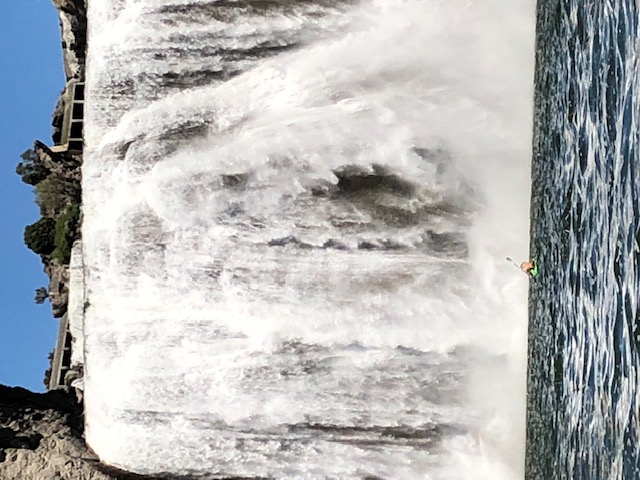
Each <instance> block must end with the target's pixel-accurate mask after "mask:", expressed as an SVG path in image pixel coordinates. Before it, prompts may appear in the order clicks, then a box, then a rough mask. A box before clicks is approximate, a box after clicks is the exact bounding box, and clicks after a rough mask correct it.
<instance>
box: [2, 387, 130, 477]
mask: <svg viewBox="0 0 640 480" xmlns="http://www.w3.org/2000/svg"><path fill="white" fill-rule="evenodd" d="M82 433H83V419H82V407H81V405H80V404H78V403H77V402H76V400H75V397H74V396H73V395H72V394H69V393H66V392H63V391H60V390H58V391H53V392H48V393H45V394H38V393H32V392H29V391H28V390H25V389H23V388H18V387H15V388H11V387H6V386H3V385H0V478H2V479H3V480H54V479H56V480H85V479H86V480H110V479H115V478H125V477H124V476H120V475H119V473H118V472H113V471H112V472H111V474H110V473H108V471H107V470H108V469H107V467H104V466H103V465H101V464H100V462H99V461H98V459H97V458H96V457H95V456H94V455H93V454H92V452H91V451H90V450H89V449H88V448H87V446H86V444H85V443H84V440H83V439H82ZM127 478H137V476H129V477H127Z"/></svg>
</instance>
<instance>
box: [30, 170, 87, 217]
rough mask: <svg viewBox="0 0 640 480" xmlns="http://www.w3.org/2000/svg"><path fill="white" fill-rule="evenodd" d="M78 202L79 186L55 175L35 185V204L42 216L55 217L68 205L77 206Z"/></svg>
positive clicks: (79, 196)
mask: <svg viewBox="0 0 640 480" xmlns="http://www.w3.org/2000/svg"><path fill="white" fill-rule="evenodd" d="M80 200H81V194H80V186H79V185H78V184H77V183H75V182H71V181H69V180H66V179H64V178H59V177H58V176H57V175H55V174H51V175H49V176H48V177H47V178H45V179H44V180H42V181H41V182H40V183H38V185H36V203H37V204H38V206H39V207H40V212H41V213H42V215H44V216H48V217H55V216H57V215H59V214H60V213H61V212H62V211H63V210H64V209H65V208H66V207H67V206H68V205H71V204H78V203H80Z"/></svg>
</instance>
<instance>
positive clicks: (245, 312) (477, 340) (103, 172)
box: [83, 0, 534, 480]
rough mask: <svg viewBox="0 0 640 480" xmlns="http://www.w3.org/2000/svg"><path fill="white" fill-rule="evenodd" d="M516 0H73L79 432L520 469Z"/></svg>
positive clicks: (183, 464)
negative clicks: (80, 48) (79, 171)
mask: <svg viewBox="0 0 640 480" xmlns="http://www.w3.org/2000/svg"><path fill="white" fill-rule="evenodd" d="M533 10H534V8H533V1H532V0H483V1H477V2H469V1H466V0H449V1H439V0H363V1H359V2H357V1H351V2H349V1H342V2H339V1H335V0H309V1H298V2H288V1H275V0H271V1H270V0H261V1H259V0H236V1H232V0H91V2H90V3H89V40H88V41H89V51H88V66H87V82H86V90H87V107H86V118H85V145H86V147H85V160H84V162H85V163H84V167H83V168H84V170H83V187H84V195H85V197H84V203H83V215H84V220H83V239H84V256H85V258H84V262H85V268H86V270H87V271H86V282H87V293H86V296H87V303H86V305H87V307H86V312H85V315H86V318H85V340H84V342H85V343H84V345H85V361H86V368H85V371H86V379H85V393H86V395H85V409H86V426H87V433H86V435H87V440H88V442H89V444H90V445H91V446H92V448H93V449H94V450H95V451H96V453H97V454H98V455H99V456H100V457H101V459H102V460H104V461H106V462H107V463H110V464H113V465H116V466H119V467H122V468H125V469H128V470H132V471H136V472H141V473H157V472H169V473H171V474H174V475H177V474H195V475H205V476H208V477H210V478H225V477H229V476H242V477H269V478H301V479H302V478H309V479H318V478H340V479H347V478H354V479H355V478H388V479H393V478H401V479H405V480H409V479H425V478H429V479H465V480H469V479H482V480H485V479H487V478H491V479H505V480H512V479H513V478H518V477H522V471H523V462H524V460H523V458H524V424H525V414H524V410H525V387H526V378H525V377H526V375H525V368H526V323H527V322H526V314H527V312H526V294H527V278H526V277H525V276H524V275H523V274H522V273H520V272H518V271H517V270H516V269H515V268H513V266H512V265H510V264H508V263H507V262H505V260H504V259H505V256H507V255H511V256H513V257H514V258H516V257H517V258H525V257H526V255H527V249H528V223H529V218H528V210H529V191H530V187H529V174H530V172H529V169H530V158H529V157H530V150H531V146H530V144H531V108H532V105H531V103H532V85H533V58H534V51H533V27H534V12H533Z"/></svg>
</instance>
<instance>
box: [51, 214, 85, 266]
mask: <svg viewBox="0 0 640 480" xmlns="http://www.w3.org/2000/svg"><path fill="white" fill-rule="evenodd" d="M79 221H80V206H79V205H70V206H69V207H67V208H66V209H65V211H64V212H63V213H62V215H60V216H59V217H58V219H57V220H56V227H55V246H56V248H55V250H54V251H53V253H52V256H53V258H55V259H56V260H58V261H59V262H60V263H62V264H68V263H69V260H70V258H71V247H72V246H73V241H74V240H75V239H76V238H78V236H79V235H78V224H79Z"/></svg>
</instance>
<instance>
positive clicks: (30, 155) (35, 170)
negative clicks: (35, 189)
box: [16, 149, 51, 185]
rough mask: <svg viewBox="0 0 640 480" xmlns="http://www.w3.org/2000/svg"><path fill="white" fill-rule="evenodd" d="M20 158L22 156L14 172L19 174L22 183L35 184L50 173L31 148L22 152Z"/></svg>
mask: <svg viewBox="0 0 640 480" xmlns="http://www.w3.org/2000/svg"><path fill="white" fill-rule="evenodd" d="M20 158H22V162H20V163H19V164H18V166H17V167H16V173H17V174H18V175H20V177H21V178H22V181H23V182H24V183H27V184H29V185H37V184H38V183H40V182H42V181H43V180H44V179H45V178H47V177H48V176H49V173H51V172H50V171H49V169H48V168H47V167H45V166H44V165H43V164H42V162H41V161H40V159H39V158H38V155H36V153H35V152H34V151H33V150H32V149H29V150H26V151H25V152H23V153H22V155H20Z"/></svg>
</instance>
